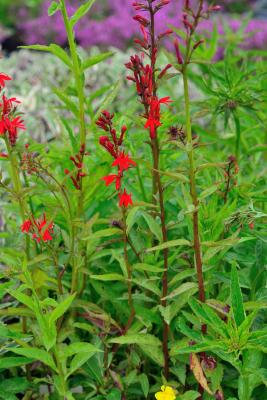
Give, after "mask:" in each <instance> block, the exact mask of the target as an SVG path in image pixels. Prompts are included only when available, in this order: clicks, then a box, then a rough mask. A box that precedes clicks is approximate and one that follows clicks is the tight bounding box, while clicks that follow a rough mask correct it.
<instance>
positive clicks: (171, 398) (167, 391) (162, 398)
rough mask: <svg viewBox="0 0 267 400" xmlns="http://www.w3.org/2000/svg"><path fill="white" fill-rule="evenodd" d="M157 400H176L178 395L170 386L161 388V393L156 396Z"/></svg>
mask: <svg viewBox="0 0 267 400" xmlns="http://www.w3.org/2000/svg"><path fill="white" fill-rule="evenodd" d="M155 397H156V399H157V400H175V399H176V395H175V391H174V390H173V388H171V387H170V386H161V392H158V393H156V394H155Z"/></svg>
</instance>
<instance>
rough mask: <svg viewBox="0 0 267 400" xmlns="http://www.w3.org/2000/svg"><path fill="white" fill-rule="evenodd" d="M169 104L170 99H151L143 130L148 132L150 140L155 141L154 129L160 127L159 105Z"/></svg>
mask: <svg viewBox="0 0 267 400" xmlns="http://www.w3.org/2000/svg"><path fill="white" fill-rule="evenodd" d="M170 103H171V100H170V97H163V98H162V99H158V98H157V97H156V96H155V97H152V98H151V102H150V108H149V115H148V118H147V121H146V124H145V128H146V129H149V130H150V137H151V139H155V135H156V129H157V128H158V127H159V126H161V122H160V117H161V115H160V105H161V104H165V105H169V104H170Z"/></svg>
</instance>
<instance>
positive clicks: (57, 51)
mask: <svg viewBox="0 0 267 400" xmlns="http://www.w3.org/2000/svg"><path fill="white" fill-rule="evenodd" d="M49 50H50V52H51V53H52V54H54V55H55V56H56V57H58V58H59V59H60V60H61V61H63V63H64V64H66V65H67V66H68V67H69V68H70V69H72V61H71V59H70V58H69V56H68V54H67V53H66V52H65V50H63V49H62V48H61V47H60V46H58V45H57V44H54V43H52V44H50V46H49Z"/></svg>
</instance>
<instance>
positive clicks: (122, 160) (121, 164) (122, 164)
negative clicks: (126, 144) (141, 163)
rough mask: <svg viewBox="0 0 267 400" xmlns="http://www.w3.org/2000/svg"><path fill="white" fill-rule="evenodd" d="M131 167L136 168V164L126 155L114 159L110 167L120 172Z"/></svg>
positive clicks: (121, 154) (122, 154)
mask: <svg viewBox="0 0 267 400" xmlns="http://www.w3.org/2000/svg"><path fill="white" fill-rule="evenodd" d="M131 165H132V166H136V163H135V162H134V161H133V160H131V159H130V157H129V156H128V154H124V153H120V155H119V157H118V158H116V160H115V161H113V164H112V166H113V167H116V166H118V168H119V170H120V172H122V171H126V170H127V169H129V168H130V167H131Z"/></svg>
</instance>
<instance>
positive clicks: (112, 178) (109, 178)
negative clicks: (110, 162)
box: [102, 174, 121, 190]
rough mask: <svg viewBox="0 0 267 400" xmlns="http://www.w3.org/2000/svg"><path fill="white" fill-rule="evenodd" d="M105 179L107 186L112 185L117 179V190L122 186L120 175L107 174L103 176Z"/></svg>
mask: <svg viewBox="0 0 267 400" xmlns="http://www.w3.org/2000/svg"><path fill="white" fill-rule="evenodd" d="M102 180H103V181H105V183H106V186H109V185H111V184H112V183H113V182H114V181H115V186H116V190H119V189H120V187H121V177H120V176H119V175H115V174H112V175H107V176H104V177H103V178H102Z"/></svg>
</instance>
